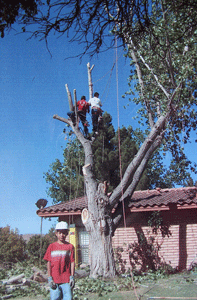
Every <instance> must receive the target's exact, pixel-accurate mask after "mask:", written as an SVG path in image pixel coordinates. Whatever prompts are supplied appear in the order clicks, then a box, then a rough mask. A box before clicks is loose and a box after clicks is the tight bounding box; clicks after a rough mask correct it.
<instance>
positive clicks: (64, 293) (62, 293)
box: [50, 283, 72, 300]
mask: <svg viewBox="0 0 197 300" xmlns="http://www.w3.org/2000/svg"><path fill="white" fill-rule="evenodd" d="M50 294H51V300H72V291H71V287H70V284H69V283H62V284H58V285H57V288H56V289H55V290H52V289H50Z"/></svg>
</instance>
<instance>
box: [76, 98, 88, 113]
mask: <svg viewBox="0 0 197 300" xmlns="http://www.w3.org/2000/svg"><path fill="white" fill-rule="evenodd" d="M77 107H78V110H82V111H83V112H85V113H86V112H89V104H88V102H86V101H85V100H84V99H81V100H79V101H78V102H77Z"/></svg>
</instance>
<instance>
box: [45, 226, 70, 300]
mask: <svg viewBox="0 0 197 300" xmlns="http://www.w3.org/2000/svg"><path fill="white" fill-rule="evenodd" d="M68 231H69V229H68V224H67V223H66V222H63V221H61V222H59V223H57V225H56V227H55V234H56V237H57V242H55V243H52V244H50V245H49V247H48V249H47V251H46V253H45V256H44V260H46V261H47V272H48V282H49V284H50V294H51V300H72V289H73V288H74V285H75V281H74V272H75V257H74V246H73V245H72V244H70V243H68V242H66V237H67V235H68Z"/></svg>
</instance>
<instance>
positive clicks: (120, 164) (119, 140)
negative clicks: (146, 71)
mask: <svg viewBox="0 0 197 300" xmlns="http://www.w3.org/2000/svg"><path fill="white" fill-rule="evenodd" d="M117 48H118V47H117V37H115V52H116V94H117V118H118V150H119V168H120V181H121V192H122V210H123V220H124V229H125V231H126V227H127V226H126V214H125V205H124V199H123V187H122V162H121V139H120V115H119V100H118V99H119V95H118V89H119V86H118V53H117ZM126 240H127V244H128V234H127V231H126ZM130 272H131V278H132V284H133V289H134V292H135V296H136V298H137V300H139V297H138V295H137V291H136V288H135V284H134V280H133V273H132V271H130Z"/></svg>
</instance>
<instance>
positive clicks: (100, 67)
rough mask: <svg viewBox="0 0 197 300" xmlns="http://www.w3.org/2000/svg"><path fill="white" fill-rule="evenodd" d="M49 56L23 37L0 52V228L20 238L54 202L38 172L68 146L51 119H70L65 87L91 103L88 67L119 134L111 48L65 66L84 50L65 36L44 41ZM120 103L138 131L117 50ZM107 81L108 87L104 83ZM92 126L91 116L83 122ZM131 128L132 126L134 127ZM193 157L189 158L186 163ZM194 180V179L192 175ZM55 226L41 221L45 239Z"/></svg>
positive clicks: (36, 227)
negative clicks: (44, 203)
mask: <svg viewBox="0 0 197 300" xmlns="http://www.w3.org/2000/svg"><path fill="white" fill-rule="evenodd" d="M49 48H50V51H51V54H52V57H51V56H50V54H49V52H48V51H47V49H46V46H45V43H44V42H39V41H38V40H36V39H31V40H28V41H27V35H25V34H22V35H21V34H16V33H15V32H14V31H12V32H10V33H9V35H6V36H5V38H3V39H1V47H0V61H1V68H0V99H1V118H0V126H1V131H0V135H1V136H0V170H1V177H0V178H1V180H0V205H1V217H0V227H4V226H6V225H9V226H10V227H11V228H12V229H15V228H17V229H18V230H19V233H20V234H26V233H40V218H39V217H38V216H37V214H36V210H37V207H36V205H35V203H36V201H37V200H38V199H40V198H45V199H47V200H48V205H52V199H50V198H49V197H48V196H47V194H46V189H47V184H46V182H45V179H44V178H43V173H44V172H46V171H48V169H49V165H50V164H51V163H52V162H54V161H55V159H56V158H59V159H60V160H61V159H62V154H63V148H64V147H65V146H66V140H65V134H64V133H63V129H64V127H65V125H64V124H63V123H61V122H59V121H57V120H54V119H53V115H54V114H58V115H60V116H61V117H66V116H67V111H68V110H69V108H68V101H67V94H66V90H65V84H66V83H67V84H68V86H69V88H70V90H71V92H72V91H73V89H76V90H77V97H78V99H79V98H80V97H81V96H82V95H86V97H87V98H88V95H89V93H88V79H87V66H86V65H87V63H88V62H90V63H91V64H95V67H94V71H93V74H92V75H93V83H94V91H98V92H99V93H100V96H101V101H102V102H103V110H104V111H107V112H108V113H110V114H111V115H112V117H113V125H114V127H115V128H117V125H118V118H117V77H116V68H114V70H113V73H112V76H111V77H110V70H111V68H112V66H113V64H114V60H115V50H114V49H112V50H110V51H108V52H104V53H102V54H100V55H99V56H98V57H97V56H96V57H94V58H93V59H90V58H89V57H88V56H87V55H85V56H84V57H83V59H82V62H80V60H79V58H75V59H68V60H65V58H66V57H69V56H75V55H77V54H79V53H80V52H81V51H82V48H81V46H80V45H77V44H69V43H68V41H67V40H66V38H64V37H62V38H60V39H56V38H55V37H52V38H51V39H50V40H49ZM118 57H119V60H118V96H119V97H118V101H119V115H120V119H119V122H120V123H119V124H120V126H122V125H125V126H128V125H129V124H131V125H136V123H135V124H134V121H133V120H132V117H133V116H135V115H136V111H137V109H136V107H135V106H132V105H130V106H129V108H128V109H126V110H125V109H124V108H123V106H124V105H127V103H128V99H124V100H123V99H122V98H121V96H122V95H123V94H124V92H125V91H127V90H128V85H127V78H128V76H129V61H126V60H125V59H124V58H123V51H122V50H121V49H119V50H118ZM110 78H111V84H110V86H109V85H107V84H108V83H109V80H110ZM88 118H89V120H90V116H89V117H88ZM134 127H135V126H134ZM187 153H188V154H189V157H190V158H191V159H193V160H195V161H196V156H197V155H196V154H195V151H194V149H193V148H192V147H188V148H187ZM191 156H192V157H191ZM194 179H195V180H197V178H195V177H194ZM53 224H54V221H51V222H50V221H48V220H44V221H43V233H47V232H48V230H49V229H50V228H51V226H52V225H53Z"/></svg>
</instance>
